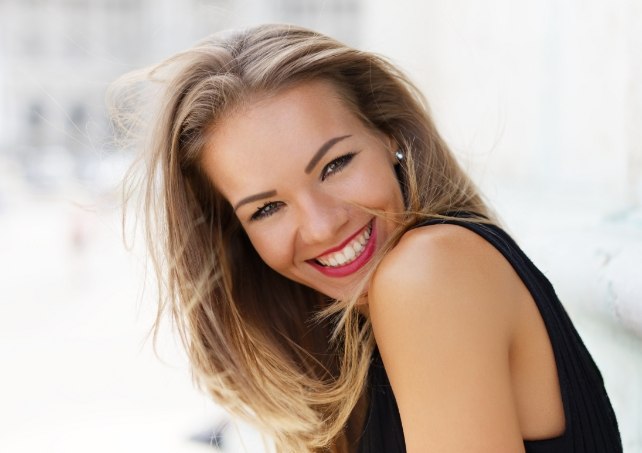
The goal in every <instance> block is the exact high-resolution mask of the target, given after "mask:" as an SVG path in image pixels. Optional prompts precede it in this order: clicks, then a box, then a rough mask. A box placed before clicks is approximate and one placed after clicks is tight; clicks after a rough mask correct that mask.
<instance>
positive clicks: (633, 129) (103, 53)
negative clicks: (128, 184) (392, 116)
mask: <svg viewBox="0 0 642 453" xmlns="http://www.w3.org/2000/svg"><path fill="white" fill-rule="evenodd" d="M273 21H278V22H290V23H297V24H300V25H305V26H309V27H312V28H316V29H318V30H320V31H323V32H326V33H328V34H330V35H332V36H335V37H337V38H339V39H340V40H343V41H345V42H347V43H349V44H352V45H355V46H357V47H360V48H363V49H366V50H371V51H374V52H378V53H381V54H383V55H385V56H387V57H389V58H390V59H391V60H392V61H393V62H395V63H397V64H398V65H400V66H401V67H402V68H403V69H404V70H406V72H407V73H408V74H409V75H410V76H411V78H413V80H415V81H416V83H417V84H418V85H419V86H420V87H421V88H422V89H423V90H424V92H425V94H426V96H427V98H428V100H429V102H430V104H431V107H432V111H433V114H434V116H435V119H436V121H437V123H438V125H439V127H440V130H441V131H442V133H443V134H444V136H445V137H446V139H447V141H448V142H449V143H450V144H451V146H452V148H453V150H454V151H455V152H456V153H457V155H458V156H459V157H460V158H461V160H462V162H463V163H464V165H465V166H466V168H468V169H469V171H470V172H471V174H472V175H473V176H474V177H475V179H476V180H477V181H478V183H479V185H480V186H481V187H482V188H483V190H484V192H485V193H486V195H487V196H488V198H489V199H490V201H491V203H493V205H494V206H495V207H496V208H497V209H498V211H499V213H500V215H501V216H502V218H503V219H504V221H505V224H506V226H507V228H508V229H509V230H510V231H511V233H512V234H513V235H514V236H515V237H516V238H517V239H518V240H519V241H520V243H521V244H522V245H523V246H524V248H525V249H526V250H527V251H528V253H529V254H530V255H531V257H532V258H533V259H534V261H535V262H536V264H538V265H539V266H540V267H541V268H542V270H543V271H544V272H545V273H546V274H547V275H548V276H549V277H550V278H551V280H552V281H553V283H554V285H555V286H556V288H557V290H558V293H559V294H560V296H561V297H562V300H563V301H564V303H565V305H566V306H567V308H568V309H569V312H570V313H571V315H572V317H573V319H574V320H575V322H576V324H577V326H578V329H579V330H580V332H581V333H582V335H583V337H584V339H585V342H586V343H587V345H588V346H589V348H590V350H591V351H592V353H593V355H594V358H595V360H596V361H597V362H598V364H599V365H600V367H601V368H602V371H603V374H604V377H605V381H606V385H607V389H608V391H609V393H610V395H611V397H612V399H613V404H614V406H615V409H616V412H617V414H618V417H619V422H620V428H621V431H622V435H623V439H624V442H625V451H626V452H628V453H640V452H642V437H641V436H642V434H640V433H641V431H642V430H641V429H640V427H641V426H642V58H640V55H642V27H639V24H640V23H642V3H641V2H639V1H636V0H614V1H610V2H605V1H599V0H565V1H555V0H541V1H537V2H534V1H525V0H524V1H509V0H487V1H485V2H478V1H473V0H451V1H448V2H443V1H442V2H437V1H434V0H395V1H394V2H390V1H384V0H368V1H366V0H325V1H312V0H263V1H261V0H236V1H235V0H218V1H216V0H209V1H208V0H184V1H178V0H154V1H152V0H0V359H1V360H2V362H1V363H2V366H1V368H0V370H1V371H0V451H3V452H4V451H6V452H81V451H87V450H90V451H94V452H102V451H105V452H107V451H110V452H111V451H126V452H128V451H132V452H134V451H154V452H156V453H162V452H176V451H181V452H183V451H184V452H192V451H194V452H196V451H214V450H215V449H214V448H213V447H211V446H210V445H208V443H209V441H210V438H211V437H212V435H213V433H214V432H215V431H216V430H217V429H219V428H221V424H222V423H224V420H225V416H224V414H223V413H222V411H221V410H220V409H218V408H216V407H215V406H214V405H212V404H211V403H209V402H208V400H207V398H205V397H204V396H202V395H201V394H199V393H198V392H197V391H196V390H194V389H193V388H192V386H191V381H190V376H189V372H188V370H187V366H186V362H185V359H184V356H183V355H182V354H181V352H180V348H178V347H177V345H176V344H175V341H174V340H173V339H172V338H173V337H172V336H171V333H170V331H169V329H165V330H164V333H163V334H162V335H161V338H160V341H159V353H160V356H161V358H162V359H163V360H162V361H161V360H159V359H158V358H157V357H155V356H154V353H153V350H152V347H151V342H150V341H149V340H148V339H147V336H146V335H147V331H148V329H149V326H150V324H151V322H152V320H153V316H154V300H153V291H152V289H151V288H150V287H149V286H148V287H147V288H145V287H144V286H143V285H142V281H143V279H144V274H145V269H146V264H145V258H144V252H143V246H142V244H140V243H138V244H136V245H135V247H134V249H133V250H132V251H127V250H125V247H124V245H123V242H122V239H121V229H120V223H119V221H120V199H119V195H118V181H119V179H120V177H121V176H122V174H123V172H124V170H125V168H126V167H127V164H128V162H129V160H130V158H131V156H129V155H127V154H126V153H124V152H120V151H118V150H116V149H113V147H112V146H111V145H110V134H111V132H110V127H109V121H108V119H107V117H106V114H105V110H104V92H105V89H106V87H107V84H108V83H109V82H110V81H111V80H113V79H114V78H116V77H117V76H118V75H120V74H122V73H124V72H126V71H127V70H129V69H133V68H137V67H140V66H143V65H147V64H151V63H153V62H157V61H159V60H160V59H161V58H163V57H165V56H169V55H170V54H172V53H174V52H176V51H179V50H181V49H183V48H185V47H187V46H189V45H190V44H192V43H193V42H195V41H196V40H198V39H200V38H201V37H204V36H205V35H207V34H209V33H212V32H215V31H217V30H221V29H224V28H229V27H239V26H246V25H252V24H257V23H261V22H273ZM235 427H236V428H237V429H228V430H227V431H226V432H227V434H228V436H227V439H228V441H227V444H226V445H225V446H224V449H225V451H229V452H232V451H244V450H245V451H249V452H257V451H259V447H258V446H257V445H258V444H257V439H256V436H255V435H253V434H252V432H251V431H249V430H248V429H247V428H246V427H244V426H243V425H235ZM234 432H241V433H242V435H241V437H242V438H243V441H244V443H245V448H244V449H243V447H242V446H241V445H240V441H239V439H238V436H234V435H233V434H234Z"/></svg>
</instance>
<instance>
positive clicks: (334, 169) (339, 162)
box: [321, 153, 357, 181]
mask: <svg viewBox="0 0 642 453" xmlns="http://www.w3.org/2000/svg"><path fill="white" fill-rule="evenodd" d="M356 154H357V153H348V154H344V155H343V156H340V157H337V158H336V159H334V160H333V161H331V162H330V163H329V164H328V165H326V166H325V167H323V171H322V172H321V181H325V179H326V178H327V177H328V176H330V175H333V174H335V173H338V172H340V171H341V170H343V169H344V168H345V167H346V165H348V164H349V163H350V161H351V160H352V158H353V157H354V156H356Z"/></svg>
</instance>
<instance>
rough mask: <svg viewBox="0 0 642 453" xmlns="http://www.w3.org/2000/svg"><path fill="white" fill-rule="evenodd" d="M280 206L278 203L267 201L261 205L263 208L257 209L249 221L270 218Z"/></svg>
mask: <svg viewBox="0 0 642 453" xmlns="http://www.w3.org/2000/svg"><path fill="white" fill-rule="evenodd" d="M280 204H281V202H280V201H267V202H265V203H263V206H261V207H260V208H259V209H257V210H256V212H255V213H254V214H252V217H250V220H261V219H264V218H266V217H270V216H271V215H273V214H276V212H277V211H278V207H279V205H280Z"/></svg>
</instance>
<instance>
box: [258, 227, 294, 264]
mask: <svg viewBox="0 0 642 453" xmlns="http://www.w3.org/2000/svg"><path fill="white" fill-rule="evenodd" d="M248 237H249V238H250V242H251V243H252V245H253V246H254V250H256V252H257V253H258V254H259V256H260V257H261V259H262V260H263V261H264V262H265V264H267V265H268V266H270V267H271V268H272V269H274V270H275V271H277V272H279V273H281V274H284V273H286V272H287V269H288V268H289V265H290V264H291V263H292V248H291V246H290V244H291V243H292V242H291V241H289V240H287V238H286V235H285V234H283V232H282V231H281V234H278V232H276V231H268V232H265V231H263V232H260V233H254V234H252V233H251V232H248Z"/></svg>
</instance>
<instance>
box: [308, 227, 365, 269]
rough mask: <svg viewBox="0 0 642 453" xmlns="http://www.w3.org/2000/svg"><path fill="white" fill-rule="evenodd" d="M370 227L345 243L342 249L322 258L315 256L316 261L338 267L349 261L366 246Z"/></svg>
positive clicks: (327, 265)
mask: <svg viewBox="0 0 642 453" xmlns="http://www.w3.org/2000/svg"><path fill="white" fill-rule="evenodd" d="M371 229H372V227H371V226H368V228H366V229H365V230H364V231H363V232H362V233H361V234H360V235H359V236H358V237H356V238H354V239H353V240H352V241H350V243H349V244H346V246H345V247H344V248H343V249H342V250H339V251H338V252H334V253H330V254H328V255H326V256H324V257H323V258H317V262H319V263H320V264H322V265H323V266H326V267H339V266H344V265H346V264H348V263H351V262H352V261H354V260H355V259H356V258H357V257H358V256H359V255H361V253H362V252H363V250H364V249H365V248H366V247H365V245H366V243H367V242H368V239H370V232H371Z"/></svg>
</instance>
